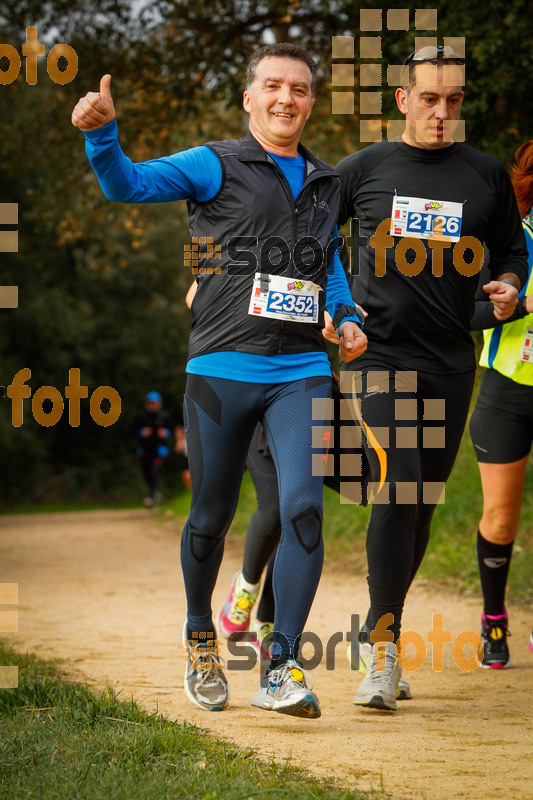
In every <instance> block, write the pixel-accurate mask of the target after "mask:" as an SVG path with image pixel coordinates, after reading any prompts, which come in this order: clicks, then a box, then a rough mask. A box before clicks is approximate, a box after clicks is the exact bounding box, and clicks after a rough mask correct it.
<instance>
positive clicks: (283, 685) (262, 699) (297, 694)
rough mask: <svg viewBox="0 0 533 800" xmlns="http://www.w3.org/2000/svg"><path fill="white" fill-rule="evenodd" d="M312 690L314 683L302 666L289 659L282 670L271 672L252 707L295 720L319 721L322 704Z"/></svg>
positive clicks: (268, 671)
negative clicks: (288, 715) (287, 715)
mask: <svg viewBox="0 0 533 800" xmlns="http://www.w3.org/2000/svg"><path fill="white" fill-rule="evenodd" d="M312 688H313V684H312V683H311V680H310V679H309V678H308V677H307V675H306V674H305V672H304V671H303V669H302V665H301V664H299V663H298V661H295V660H294V659H289V660H288V661H286V662H285V663H284V664H282V665H281V666H280V667H275V668H274V669H273V670H271V669H270V667H269V668H268V669H267V671H266V672H265V674H264V675H263V677H262V678H261V683H260V685H259V689H258V690H257V692H256V693H255V694H254V696H253V698H252V705H253V706H254V707H255V708H263V709H266V710H267V711H278V712H279V713H280V714H290V715H291V716H292V717H306V718H307V719H317V718H318V717H319V716H320V704H319V702H318V697H317V696H316V694H315V693H314V692H313V691H312Z"/></svg>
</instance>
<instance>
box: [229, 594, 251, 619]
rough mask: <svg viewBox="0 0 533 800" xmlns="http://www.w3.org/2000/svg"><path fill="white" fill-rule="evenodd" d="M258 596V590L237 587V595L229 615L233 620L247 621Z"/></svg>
mask: <svg viewBox="0 0 533 800" xmlns="http://www.w3.org/2000/svg"><path fill="white" fill-rule="evenodd" d="M256 598H257V592H249V591H248V590H247V589H241V588H240V587H238V586H236V587H235V595H234V597H233V601H232V604H231V609H230V614H229V617H230V619H231V621H232V622H238V623H241V622H247V621H248V618H249V616H250V612H251V610H252V608H253V606H254V603H255V601H256Z"/></svg>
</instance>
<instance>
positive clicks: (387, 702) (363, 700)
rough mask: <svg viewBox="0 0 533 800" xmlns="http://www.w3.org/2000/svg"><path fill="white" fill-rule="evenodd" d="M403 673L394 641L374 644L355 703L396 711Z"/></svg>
mask: <svg viewBox="0 0 533 800" xmlns="http://www.w3.org/2000/svg"><path fill="white" fill-rule="evenodd" d="M401 673H402V670H401V667H400V665H399V664H398V662H397V660H396V645H395V644H394V642H378V643H377V644H376V645H373V646H372V656H371V658H370V663H369V664H368V667H367V670H366V674H365V677H364V679H363V681H362V682H361V684H360V686H359V689H358V690H357V693H356V695H355V697H354V699H353V702H354V704H355V705H356V706H365V707H366V708H379V709H385V710H387V709H388V710H390V711H396V698H397V693H398V684H399V682H400V676H401Z"/></svg>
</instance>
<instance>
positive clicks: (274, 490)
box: [242, 425, 281, 622]
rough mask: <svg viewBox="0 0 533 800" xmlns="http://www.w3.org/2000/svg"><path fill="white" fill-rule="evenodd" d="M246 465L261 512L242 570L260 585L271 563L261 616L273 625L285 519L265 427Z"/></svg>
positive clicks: (257, 431)
mask: <svg viewBox="0 0 533 800" xmlns="http://www.w3.org/2000/svg"><path fill="white" fill-rule="evenodd" d="M265 451H266V452H265ZM246 466H247V467H248V470H249V472H250V476H251V478H252V481H253V484H254V488H255V492H256V495H257V510H256V512H255V514H254V515H253V517H252V519H251V520H250V525H249V527H248V532H247V534H246V541H245V544H244V560H243V570H242V571H243V575H244V579H245V580H246V581H248V582H249V583H259V581H260V580H261V575H262V573H263V569H264V567H265V564H266V563H267V562H268V569H267V573H266V575H265V580H264V582H263V589H262V591H261V598H260V600H259V605H258V607H257V617H258V619H260V620H261V621H262V622H273V621H274V609H275V603H274V592H273V588H272V576H273V572H274V561H275V551H276V548H277V546H278V543H279V540H280V536H281V520H280V514H279V491H278V476H277V473H276V465H275V464H274V459H273V458H272V456H271V454H270V452H269V450H268V446H267V444H266V440H265V437H264V433H263V428H262V426H261V425H257V427H256V429H255V431H254V435H253V437H252V442H251V444H250V449H249V450H248V457H247V459H246Z"/></svg>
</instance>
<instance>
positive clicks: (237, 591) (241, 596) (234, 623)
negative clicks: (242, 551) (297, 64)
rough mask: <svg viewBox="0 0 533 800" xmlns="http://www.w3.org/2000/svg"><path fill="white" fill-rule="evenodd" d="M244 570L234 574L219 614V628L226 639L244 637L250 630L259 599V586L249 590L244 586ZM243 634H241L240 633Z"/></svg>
mask: <svg viewBox="0 0 533 800" xmlns="http://www.w3.org/2000/svg"><path fill="white" fill-rule="evenodd" d="M242 580H243V578H242V572H240V571H239V572H237V574H236V575H235V576H234V578H233V581H232V584H231V589H230V593H229V597H228V599H227V600H226V602H225V603H224V606H223V607H222V608H221V609H220V612H219V615H218V630H219V633H221V634H222V635H223V636H225V637H226V639H229V637H230V636H233V638H234V639H240V638H242V634H244V633H246V631H249V630H250V614H251V613H252V608H253V607H254V605H255V601H256V600H257V595H258V594H259V588H257V590H256V591H248V590H247V589H244V588H243V586H242ZM239 634H241V635H239Z"/></svg>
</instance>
